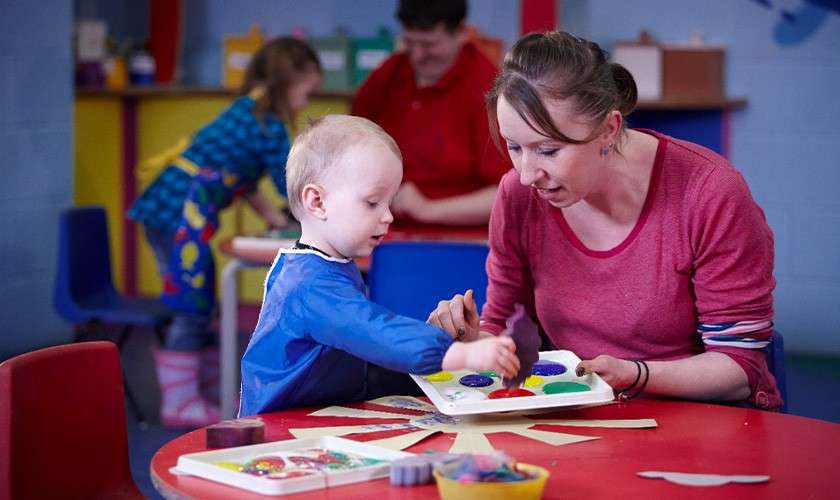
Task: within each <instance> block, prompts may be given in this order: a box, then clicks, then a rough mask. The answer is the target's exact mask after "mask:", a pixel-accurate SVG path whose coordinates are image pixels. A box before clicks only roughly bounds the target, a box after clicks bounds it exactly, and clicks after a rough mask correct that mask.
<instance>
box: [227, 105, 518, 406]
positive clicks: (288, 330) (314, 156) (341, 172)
mask: <svg viewBox="0 0 840 500" xmlns="http://www.w3.org/2000/svg"><path fill="white" fill-rule="evenodd" d="M286 177H287V186H288V193H289V205H290V208H291V210H292V213H293V214H294V215H295V217H296V218H297V219H298V220H299V221H300V223H301V231H302V233H301V237H300V240H299V241H298V242H297V243H296V244H295V246H294V247H293V248H289V249H283V250H280V252H279V253H278V255H277V258H276V259H275V261H274V264H273V265H272V266H271V269H270V270H269V272H268V275H267V277H266V282H265V290H264V296H263V305H262V310H261V311H260V318H259V321H258V323H257V327H256V330H255V331H254V334H253V336H252V337H251V340H250V342H249V344H248V348H247V350H246V352H245V355H244V356H243V358H242V396H241V403H240V408H239V415H240V416H247V415H254V414H257V413H264V412H269V411H274V410H280V409H284V408H290V407H297V406H315V405H323V404H335V403H340V402H346V401H355V400H362V399H366V398H370V397H375V396H377V395H382V394H381V392H379V389H378V388H377V387H373V385H375V384H373V383H371V380H372V379H371V378H370V377H369V375H370V374H369V371H372V370H375V369H376V367H374V366H373V365H378V366H379V367H384V368H386V369H389V370H394V371H398V372H403V373H415V374H429V373H434V372H437V371H440V370H441V369H444V370H458V369H462V368H469V369H472V370H494V371H496V372H497V373H499V374H500V375H504V376H506V377H512V376H514V375H516V373H517V372H518V371H519V360H518V358H517V357H516V354H515V353H514V351H515V346H514V343H513V341H512V340H511V339H510V338H507V337H494V338H485V339H481V340H476V341H474V342H455V341H453V339H452V338H451V337H450V336H449V335H448V334H447V333H445V332H444V331H443V330H441V329H439V328H437V327H434V326H431V325H427V324H425V323H423V322H421V321H418V320H415V319H411V318H407V317H404V316H399V315H397V314H395V313H393V312H391V311H389V310H387V309H385V308H384V307H381V306H379V305H377V304H375V303H373V302H371V301H370V300H369V299H368V298H367V297H366V296H365V285H364V283H363V281H362V276H361V273H360V272H359V269H358V267H356V264H355V263H354V261H353V259H354V258H355V257H361V256H366V255H370V253H371V252H372V251H373V249H374V247H376V245H378V244H379V243H380V242H381V241H382V239H383V238H384V237H385V233H386V232H387V230H388V226H389V225H390V224H391V222H393V216H392V214H391V211H390V208H389V205H390V203H391V201H392V199H393V197H394V195H395V194H396V193H397V190H398V189H399V186H400V182H401V180H402V158H401V155H400V151H399V149H398V148H397V145H396V144H395V143H394V141H393V139H391V137H390V136H389V135H388V134H386V133H385V132H384V131H383V130H382V129H381V128H380V127H379V126H378V125H376V124H374V123H373V122H371V121H369V120H366V119H364V118H358V117H351V116H339V115H331V116H327V117H324V118H322V119H321V120H319V121H317V122H315V123H314V124H313V125H312V126H311V127H310V128H309V129H308V130H306V131H305V132H304V133H303V134H301V135H300V136H299V137H298V138H297V140H296V141H295V143H294V145H293V146H292V150H291V152H290V153H289V160H288V162H287V165H286ZM406 265H410V263H406Z"/></svg>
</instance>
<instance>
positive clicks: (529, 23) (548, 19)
mask: <svg viewBox="0 0 840 500" xmlns="http://www.w3.org/2000/svg"><path fill="white" fill-rule="evenodd" d="M556 29H557V2H556V0H521V1H520V2H519V34H520V35H526V34H528V33H531V32H532V31H554V30H556Z"/></svg>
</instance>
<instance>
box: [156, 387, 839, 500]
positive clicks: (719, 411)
mask: <svg viewBox="0 0 840 500" xmlns="http://www.w3.org/2000/svg"><path fill="white" fill-rule="evenodd" d="M348 406H354V407H362V408H368V409H377V410H383V409H384V410H387V411H392V412H395V411H396V412H402V413H406V414H414V413H412V412H411V411H409V410H404V411H400V410H396V409H394V408H385V407H381V406H377V405H371V404H353V405H348ZM312 411H313V409H301V410H290V411H285V412H278V413H272V414H266V415H263V420H264V421H265V424H266V439H267V440H282V439H290V438H291V437H292V436H291V434H289V432H288V431H287V429H289V428H300V427H321V426H335V425H359V424H363V423H386V422H394V423H397V422H404V420H386V419H359V418H346V417H309V416H307V414H308V413H311V412H312ZM532 418H535V419H539V418H585V419H598V418H603V419H638V418H655V419H656V420H657V422H658V424H659V426H658V427H657V428H655V429H607V428H583V427H561V426H537V427H536V428H537V429H540V430H546V431H552V430H553V431H558V432H567V433H571V434H583V435H592V436H600V437H601V439H598V440H593V441H586V442H581V443H575V444H570V445H563V446H558V447H554V446H551V445H548V444H543V443H540V442H536V441H532V440H529V439H526V438H524V437H521V436H517V435H514V434H510V433H499V434H490V435H489V436H488V438H489V439H490V441H491V443H493V445H494V447H495V448H496V449H498V450H503V451H505V452H507V453H509V454H510V455H512V456H513V457H515V458H516V459H518V460H520V461H522V462H527V463H533V464H537V465H541V466H543V467H545V468H547V469H548V470H549V472H550V473H551V476H550V478H549V480H548V484H547V486H546V490H545V494H544V498H582V499H586V500H592V499H600V498H618V497H621V498H622V499H623V500H627V499H632V498H643V499H652V498H680V499H681V500H685V499H690V498H698V499H703V500H710V499H714V498H749V499H762V498H779V499H798V498H837V496H838V481H837V476H836V475H837V474H838V473H840V452H839V451H838V450H840V425H838V424H833V423H830V422H825V421H821V420H814V419H810V418H804V417H797V416H792V415H784V414H779V413H770V412H764V411H759V410H751V409H745V408H735V407H728V406H719V405H712V404H702V403H687V402H676V401H658V400H634V401H630V402H628V403H619V404H613V405H607V406H601V407H597V408H587V409H580V410H565V411H558V412H554V413H551V414H542V415H539V416H534V417H532ZM400 432H402V431H389V432H383V433H377V434H365V435H356V436H346V437H350V438H356V439H358V440H360V441H362V440H369V439H379V438H383V437H388V436H389V435H395V434H399V433H400ZM204 440H205V431H204V430H202V429H199V430H196V431H194V432H191V433H189V434H185V435H183V436H180V437H178V438H176V439H174V440H173V441H171V442H169V443H167V444H166V445H164V446H163V447H162V448H161V449H160V450H158V452H157V453H156V454H155V456H154V457H153V458H152V463H151V475H152V481H153V482H154V484H155V487H156V488H157V489H158V491H160V492H161V493H162V494H163V495H164V496H165V497H167V498H181V497H195V498H207V499H230V498H257V497H258V496H257V495H255V494H252V493H249V492H247V491H245V490H239V489H236V488H232V487H228V486H224V485H221V484H218V483H213V482H211V481H206V480H203V479H200V478H196V477H189V476H175V475H173V474H171V473H170V472H169V468H170V467H172V466H174V465H175V463H176V462H177V460H178V457H179V456H180V455H181V454H184V453H191V452H196V451H204V450H205V447H204ZM453 440H454V435H453V434H443V435H442V434H436V435H433V436H431V437H429V438H428V439H426V440H425V441H421V442H420V443H418V444H416V445H414V446H413V447H411V448H409V449H408V450H406V451H411V452H415V453H416V452H422V451H425V450H438V451H446V450H448V449H449V446H451V444H452V442H453ZM645 470H661V471H679V472H696V473H717V474H750V475H761V474H766V475H769V476H770V481H769V482H767V483H762V484H750V485H745V484H727V485H724V486H712V487H689V486H679V485H676V484H671V483H668V482H666V481H664V480H661V479H644V478H640V477H637V476H636V473H637V472H639V471H645ZM436 496H437V489H436V487H435V486H434V485H429V486H420V487H392V486H390V484H389V482H388V480H387V479H381V480H377V481H368V482H364V483H358V484H355V485H347V486H341V487H338V488H331V489H324V490H315V491H311V492H307V493H303V494H298V495H289V496H288V497H289V498H336V499H342V500H344V499H348V498H362V497H364V498H368V499H377V500H382V499H386V498H387V499H397V498H399V499H414V498H435V497H436ZM284 498H285V497H284Z"/></svg>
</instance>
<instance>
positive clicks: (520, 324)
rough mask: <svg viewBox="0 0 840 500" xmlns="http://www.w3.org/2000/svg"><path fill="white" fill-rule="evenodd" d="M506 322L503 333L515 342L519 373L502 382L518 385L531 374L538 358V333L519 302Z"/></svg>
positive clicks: (507, 385) (513, 385) (507, 384)
mask: <svg viewBox="0 0 840 500" xmlns="http://www.w3.org/2000/svg"><path fill="white" fill-rule="evenodd" d="M506 324H507V329H505V333H504V335H509V336H510V337H511V338H512V339H513V342H514V343H515V344H516V355H517V356H518V357H519V373H517V374H516V376H515V377H513V378H511V379H504V380H502V383H503V384H504V386H505V387H508V388H510V387H519V386H520V385H522V382H524V381H525V379H526V378H528V376H529V375H530V374H531V369H532V368H533V367H534V363H536V362H537V360H538V359H540V343H541V341H540V334H539V331H538V330H537V325H536V323H534V321H533V320H532V319H531V317H530V316H528V314H526V313H525V307H523V306H522V305H521V304H516V306H515V307H514V310H513V314H511V315H510V317H509V318H508V319H507V323H506Z"/></svg>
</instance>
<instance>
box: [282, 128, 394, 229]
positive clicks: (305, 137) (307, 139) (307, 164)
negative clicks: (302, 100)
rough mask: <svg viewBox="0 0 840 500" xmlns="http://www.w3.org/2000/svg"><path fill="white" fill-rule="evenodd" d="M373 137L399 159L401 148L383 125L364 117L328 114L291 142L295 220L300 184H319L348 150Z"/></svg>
mask: <svg viewBox="0 0 840 500" xmlns="http://www.w3.org/2000/svg"><path fill="white" fill-rule="evenodd" d="M371 139H375V140H378V141H380V142H381V143H382V144H383V145H384V146H385V147H387V148H388V149H390V150H391V151H392V152H393V153H394V155H396V157H397V158H399V159H400V161H402V154H401V153H400V148H399V147H398V146H397V143H396V142H394V139H392V138H391V136H390V135H388V133H387V132H385V131H384V130H382V127H380V126H379V125H377V124H375V123H373V122H372V121H370V120H368V119H366V118H360V117H358V116H348V115H327V116H324V117H322V118H319V119H317V120H314V121H313V122H312V123H311V124H310V125H309V127H308V128H307V129H306V130H304V131H303V132H302V133H301V134H300V135H298V137H297V139H295V142H294V144H293V145H292V150H291V151H290V152H289V158H288V160H287V161H286V186H287V190H288V193H289V208H290V209H291V210H292V213H293V214H294V215H295V217H297V218H298V220H300V219H301V217H302V216H303V213H304V211H303V199H302V198H301V195H302V194H303V188H304V186H306V185H307V184H318V182H320V181H322V180H323V179H324V177H325V175H327V174H329V172H330V170H332V169H333V168H334V167H335V166H336V165H337V164H338V162H339V160H340V159H341V157H342V156H343V155H345V154H346V153H347V151H348V150H349V149H350V148H351V147H353V146H356V145H359V144H362V143H363V142H364V141H367V140H371Z"/></svg>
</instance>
